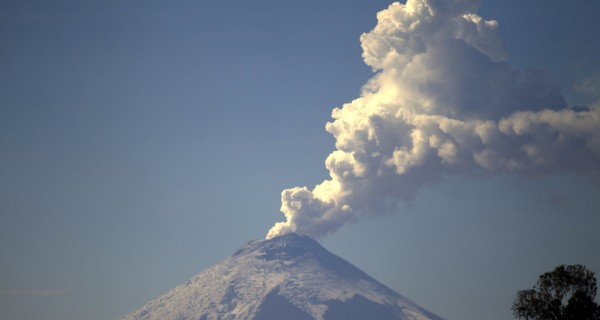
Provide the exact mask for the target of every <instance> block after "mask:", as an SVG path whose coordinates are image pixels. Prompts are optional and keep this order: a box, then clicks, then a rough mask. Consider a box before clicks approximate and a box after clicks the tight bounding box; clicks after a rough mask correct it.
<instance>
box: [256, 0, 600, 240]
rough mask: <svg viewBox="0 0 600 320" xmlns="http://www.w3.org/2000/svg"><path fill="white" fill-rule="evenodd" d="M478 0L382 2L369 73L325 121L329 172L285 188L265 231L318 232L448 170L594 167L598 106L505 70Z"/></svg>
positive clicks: (392, 202) (407, 195) (383, 209)
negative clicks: (332, 144) (278, 218)
mask: <svg viewBox="0 0 600 320" xmlns="http://www.w3.org/2000/svg"><path fill="white" fill-rule="evenodd" d="M478 4H479V3H478V1H469V0H453V1H452V0H408V1H407V2H406V4H401V3H394V4H392V5H390V6H389V8H388V9H386V10H384V11H381V12H379V13H378V15H377V19H378V23H377V25H376V26H375V28H374V29H373V30H372V31H371V32H369V33H365V34H363V35H362V36H361V38H360V41H361V45H362V48H363V59H364V61H365V63H366V64H367V65H369V66H370V67H371V68H372V69H373V70H374V72H375V75H374V76H373V78H372V79H370V80H369V81H368V82H367V83H366V84H365V85H364V87H363V89H362V92H361V95H360V97H359V98H357V99H356V100H354V101H352V102H350V103H348V104H345V105H343V106H342V107H340V108H336V109H334V110H333V112H332V118H333V121H331V122H329V123H327V125H326V130H327V131H328V132H329V133H331V134H332V135H333V136H334V138H335V140H336V149H337V150H335V151H334V152H332V153H331V154H330V155H329V157H328V158H327V160H326V162H325V164H326V167H327V169H328V170H329V174H330V178H329V179H328V180H325V181H323V182H322V183H321V184H319V185H317V186H315V187H314V188H313V189H312V190H311V189H309V188H307V187H296V188H291V189H287V190H284V191H283V192H282V206H281V211H282V212H283V213H284V215H285V217H286V219H287V220H286V221H285V222H279V223H277V224H276V225H275V226H273V228H272V229H271V230H270V231H269V233H268V235H267V238H270V237H274V236H277V235H281V234H284V233H288V232H297V233H302V234H306V235H309V236H313V237H320V236H323V235H326V234H328V233H333V232H335V231H336V230H337V229H338V228H340V227H341V226H342V225H344V224H345V223H346V222H349V221H352V220H354V219H356V218H357V216H358V215H376V214H384V213H388V212H392V211H397V210H396V208H395V206H396V204H397V202H398V200H409V199H411V197H413V196H414V194H415V193H416V192H417V191H418V190H419V189H420V188H422V187H423V186H426V185H430V184H433V183H436V182H439V181H440V180H442V179H443V177H444V176H448V175H455V174H495V173H508V174H516V175H535V174H547V173H556V172H561V173H562V172H575V173H585V174H589V173H597V172H598V169H600V108H599V107H592V108H577V109H571V108H568V107H567V103H566V102H565V100H564V98H563V97H562V95H561V94H560V91H559V90H558V88H556V87H555V86H552V85H550V84H548V83H546V82H545V80H544V74H543V73H541V72H527V73H518V72H515V71H513V70H511V69H510V68H509V67H508V65H507V64H506V63H505V62H504V61H505V60H506V59H507V57H508V53H507V50H506V49H505V48H504V45H503V43H502V39H501V38H500V37H499V34H498V23H497V22H496V21H491V20H485V19H483V18H482V17H480V16H478V15H477V14H476V13H475V12H476V10H477V8H478Z"/></svg>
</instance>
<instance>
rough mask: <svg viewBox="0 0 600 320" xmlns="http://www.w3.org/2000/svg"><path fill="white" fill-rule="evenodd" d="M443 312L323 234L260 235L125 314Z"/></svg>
mask: <svg viewBox="0 0 600 320" xmlns="http://www.w3.org/2000/svg"><path fill="white" fill-rule="evenodd" d="M155 319H156V320H157V319H161V320H167V319H174V320H184V319H185V320H192V319H193V320H214V319H255V320H267V319H271V320H272V319H287V320H295V319H297V320H305V319H323V320H338V319H380V320H386V319H411V320H428V319H430V320H443V319H442V318H440V317H439V316H437V315H435V314H433V313H431V312H429V311H427V310H425V309H423V308H422V307H420V306H418V305H417V304H415V303H413V302H412V301H410V300H409V299H407V298H406V297H404V296H402V295H401V294H399V293H397V292H395V291H394V290H392V289H390V288H388V287H387V286H385V285H384V284H382V283H380V282H378V281H377V280H375V279H373V278H372V277H370V276H369V275H367V274H366V273H365V272H363V271H361V270H360V269H358V268H356V267H355V266H353V265H352V264H350V263H349V262H347V261H346V260H344V259H342V258H340V257H338V256H336V255H335V254H333V253H331V252H329V251H327V250H326V249H325V248H323V247H322V246H321V245H320V244H319V243H318V242H317V241H315V240H313V239H311V238H309V237H307V236H302V235H297V234H293V233H290V234H285V235H282V236H279V237H275V238H272V239H269V240H253V241H250V242H248V243H246V244H245V245H243V246H242V247H241V248H240V249H239V250H237V251H236V252H235V253H234V254H233V255H232V256H231V257H228V258H226V259H224V260H222V261H221V262H219V263H217V264H216V265H214V266H212V267H210V268H208V269H206V270H205V271H202V272H200V273H198V274H197V275H195V276H194V277H192V279H190V280H189V281H186V282H185V283H184V284H182V285H180V286H177V287H175V288H174V289H171V290H169V291H168V292H166V293H165V294H163V295H162V296H160V297H159V298H157V299H155V300H153V301H151V302H149V303H148V304H146V305H145V306H143V307H141V308H139V309H137V310H136V311H134V312H132V313H130V314H127V315H125V316H123V317H122V318H121V320H155Z"/></svg>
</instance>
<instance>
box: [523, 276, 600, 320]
mask: <svg viewBox="0 0 600 320" xmlns="http://www.w3.org/2000/svg"><path fill="white" fill-rule="evenodd" d="M596 290H597V286H596V277H595V276H594V272H592V271H589V270H588V269H586V268H585V267H584V266H581V265H569V266H565V265H561V266H558V267H556V269H554V271H551V272H546V273H544V274H543V275H541V276H540V278H539V279H538V281H537V284H536V285H535V286H534V287H533V289H530V290H523V291H519V292H518V293H517V296H516V297H515V300H514V302H513V306H512V310H513V313H514V315H515V317H516V318H518V319H524V320H600V306H598V304H597V303H596V302H595V301H594V299H595V298H596Z"/></svg>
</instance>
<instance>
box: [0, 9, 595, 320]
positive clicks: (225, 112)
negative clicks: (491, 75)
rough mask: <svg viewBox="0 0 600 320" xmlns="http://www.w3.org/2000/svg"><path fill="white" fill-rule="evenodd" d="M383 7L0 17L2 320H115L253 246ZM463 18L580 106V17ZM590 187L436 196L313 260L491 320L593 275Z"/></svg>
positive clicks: (344, 232)
mask: <svg viewBox="0 0 600 320" xmlns="http://www.w3.org/2000/svg"><path fill="white" fill-rule="evenodd" d="M390 3H391V1H312V0H311V1H289V2H281V1H270V0H269V1H259V2H250V1H230V2H227V3H224V2H222V1H212V0H207V1H144V2H141V1H133V2H127V3H123V2H122V1H102V2H88V3H85V2H81V1H53V2H47V1H4V2H2V3H0V41H2V46H1V49H0V84H1V87H2V88H3V89H2V90H1V91H0V154H1V156H0V176H1V179H0V257H1V259H2V261H1V262H2V263H1V264H0V318H2V319H34V318H42V317H43V318H46V319H63V320H70V319H90V320H94V319H98V320H100V319H114V318H116V317H118V316H120V315H121V314H124V313H127V312H129V311H132V310H134V309H135V308H137V307H139V306H141V305H143V304H144V303H145V302H147V301H149V300H150V299H152V298H155V297H157V296H158V295H160V294H161V293H163V292H164V291H166V290H168V289H170V288H172V287H174V286H176V285H178V284H180V283H182V282H184V281H186V280H187V279H189V278H190V277H191V276H192V275H193V274H195V273H197V272H199V271H201V270H203V269H205V268H207V267H209V266H211V265H213V264H215V263H216V262H218V261H219V260H220V259H222V258H224V257H226V256H228V255H230V254H232V253H233V252H234V251H235V250H236V249H237V248H238V247H239V246H240V245H242V244H243V243H244V242H246V241H248V240H251V239H255V238H262V237H264V236H265V235H266V233H267V231H268V230H269V228H270V227H271V226H272V225H273V224H274V223H275V222H278V221H282V220H283V219H284V217H283V215H282V214H281V213H280V212H279V207H280V206H281V201H280V194H281V191H282V190H284V189H286V188H290V187H294V186H308V187H313V186H314V185H316V184H318V183H320V182H321V181H323V179H325V178H327V176H328V172H327V169H326V168H325V166H324V161H325V159H326V158H327V156H328V155H329V153H331V152H332V151H333V150H334V149H335V147H334V139H333V137H332V136H331V135H330V134H329V133H328V132H326V131H325V129H324V127H325V123H326V122H328V121H330V120H331V110H332V109H333V108H334V107H340V106H342V105H343V104H344V103H348V102H350V101H352V100H353V99H356V98H357V97H358V96H359V95H360V89H361V87H362V86H363V85H364V84H365V83H366V82H367V81H368V80H369V79H370V78H371V77H372V76H373V73H372V71H371V69H370V68H369V67H368V66H367V65H366V64H365V63H364V62H363V60H362V58H361V52H362V50H361V47H360V41H359V37H360V35H361V34H362V33H364V32H369V31H370V30H371V29H373V27H375V25H376V23H377V20H376V13H377V12H378V11H380V10H383V9H385V8H386V7H387V6H388V5H389V4H390ZM478 14H479V15H480V16H482V17H483V18H485V19H493V20H497V21H498V22H499V24H500V29H499V32H500V35H501V36H502V38H503V39H504V43H505V46H506V48H507V49H508V51H509V52H510V58H509V59H508V60H507V61H506V63H507V64H508V65H509V66H510V67H511V68H513V69H514V70H521V71H523V70H526V69H529V68H535V69H542V70H546V75H547V81H548V82H550V83H554V84H556V85H558V86H559V87H560V88H561V92H562V94H563V96H564V98H565V99H566V101H567V103H568V104H569V105H570V106H576V105H588V106H592V105H594V104H597V101H598V99H599V98H600V96H599V93H600V87H599V85H600V80H599V79H600V78H599V77H600V62H599V61H598V59H597V58H596V56H597V52H599V51H600V42H599V41H598V40H597V35H596V32H595V30H597V26H596V25H595V22H594V20H595V19H596V17H597V16H598V15H600V4H598V2H597V1H594V0H577V1H572V2H564V1H555V0H550V1H549V0H543V1H542V0H527V1H516V0H514V1H513V0H510V1H500V0H488V1H485V0H484V1H483V3H482V5H481V6H480V8H479V10H478ZM594 79H595V80H594ZM585 81H587V82H585ZM582 83H589V85H588V86H587V87H586V88H588V90H587V91H586V90H583V91H582V90H581V89H580V90H577V89H576V88H577V87H578V86H577V84H582ZM579 87H581V85H580V86H579ZM594 88H595V90H594ZM596 160H597V158H596ZM594 174H595V177H594ZM597 174H598V173H597V172H596V173H594V172H591V171H590V172H589V174H586V173H584V174H579V175H575V174H571V173H569V172H565V173H560V172H559V173H556V172H555V173H553V174H552V175H545V176H532V177H527V178H524V177H517V176H513V175H510V174H501V175H486V176H483V177H479V176H478V177H473V176H461V175H457V176H452V177H449V178H447V179H445V180H444V181H443V182H440V183H436V184H433V185H431V186H427V187H424V188H421V189H419V190H418V192H417V193H416V195H415V196H414V199H413V200H412V201H410V202H409V203H408V204H404V203H403V204H401V205H400V206H399V209H398V212H397V213H396V214H388V215H383V216H377V217H361V218H359V219H358V220H357V221H355V222H354V223H350V224H347V225H345V226H343V227H342V228H340V230H339V231H338V232H337V233H335V234H333V235H329V236H327V237H325V238H323V239H322V243H323V245H324V246H325V247H326V248H328V249H329V250H331V251H332V252H334V253H336V254H338V255H340V256H342V257H343V258H345V259H347V260H349V261H350V262H352V263H353V264H355V265H356V266H357V267H359V268H362V269H363V270H364V271H366V272H367V273H369V274H370V275H372V276H373V277H375V278H376V279H378V280H380V281H381V282H383V283H385V284H387V285H388V286H390V287H392V288H393V289H395V290H397V291H399V292H400V293H402V294H404V295H406V296H408V297H410V298H412V299H413V300H415V301H416V302H417V303H419V304H421V305H422V306H424V307H426V308H428V309H429V310H431V311H433V312H435V313H437V314H439V315H441V316H443V317H445V318H448V319H465V320H470V319H482V318H485V319H491V320H495V319H498V320H499V319H510V318H512V316H511V311H510V305H511V303H512V299H513V297H514V295H515V293H516V291H517V290H521V289H526V288H529V287H531V286H532V285H533V284H534V283H535V281H536V279H537V276H538V275H539V274H541V273H543V272H546V271H549V270H551V269H553V268H554V267H555V266H556V265H558V264H562V263H580V264H584V265H586V266H587V267H589V268H590V269H591V270H593V271H595V272H600V257H599V256H598V254H597V253H598V248H600V235H598V232H597V229H598V226H600V215H599V214H598V210H599V209H600V186H599V185H598V181H597ZM590 176H591V178H590Z"/></svg>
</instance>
